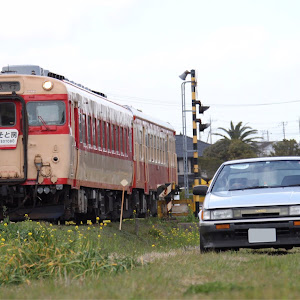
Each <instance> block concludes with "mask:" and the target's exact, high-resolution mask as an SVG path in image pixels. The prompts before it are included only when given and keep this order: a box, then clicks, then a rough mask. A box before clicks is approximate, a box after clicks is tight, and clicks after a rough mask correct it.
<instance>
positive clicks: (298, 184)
mask: <svg viewBox="0 0 300 300" xmlns="http://www.w3.org/2000/svg"><path fill="white" fill-rule="evenodd" d="M290 186H300V183H296V184H288V185H281V187H290Z"/></svg>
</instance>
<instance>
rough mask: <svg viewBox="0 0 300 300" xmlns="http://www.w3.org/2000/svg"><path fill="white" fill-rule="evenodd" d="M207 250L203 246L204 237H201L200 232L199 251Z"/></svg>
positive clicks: (204, 251)
mask: <svg viewBox="0 0 300 300" xmlns="http://www.w3.org/2000/svg"><path fill="white" fill-rule="evenodd" d="M208 251H209V250H208V249H207V248H205V247H204V239H203V237H202V235H201V234H200V253H201V254H202V253H206V252H208Z"/></svg>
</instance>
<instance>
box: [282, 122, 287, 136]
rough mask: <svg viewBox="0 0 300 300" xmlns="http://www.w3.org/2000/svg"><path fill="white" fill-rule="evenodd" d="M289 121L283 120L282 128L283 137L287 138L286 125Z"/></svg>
mask: <svg viewBox="0 0 300 300" xmlns="http://www.w3.org/2000/svg"><path fill="white" fill-rule="evenodd" d="M286 124H287V122H282V130H283V139H284V140H285V125H286Z"/></svg>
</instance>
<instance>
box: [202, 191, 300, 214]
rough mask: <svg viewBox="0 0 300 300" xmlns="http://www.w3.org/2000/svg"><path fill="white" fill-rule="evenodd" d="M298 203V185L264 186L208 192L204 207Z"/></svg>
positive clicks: (299, 197) (299, 195) (299, 194)
mask: <svg viewBox="0 0 300 300" xmlns="http://www.w3.org/2000/svg"><path fill="white" fill-rule="evenodd" d="M295 204H300V187H285V188H265V189H251V190H238V191H224V192H216V193H209V194H207V195H206V197H205V201H204V204H203V207H204V209H214V208H229V207H253V206H269V205H272V206H274V205H295Z"/></svg>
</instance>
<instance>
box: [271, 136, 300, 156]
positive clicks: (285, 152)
mask: <svg viewBox="0 0 300 300" xmlns="http://www.w3.org/2000/svg"><path fill="white" fill-rule="evenodd" d="M273 149H274V152H271V156H298V155H300V148H299V145H298V144H297V142H296V140H294V139H291V140H285V139H284V140H283V141H280V142H277V143H275V144H274V145H273Z"/></svg>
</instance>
